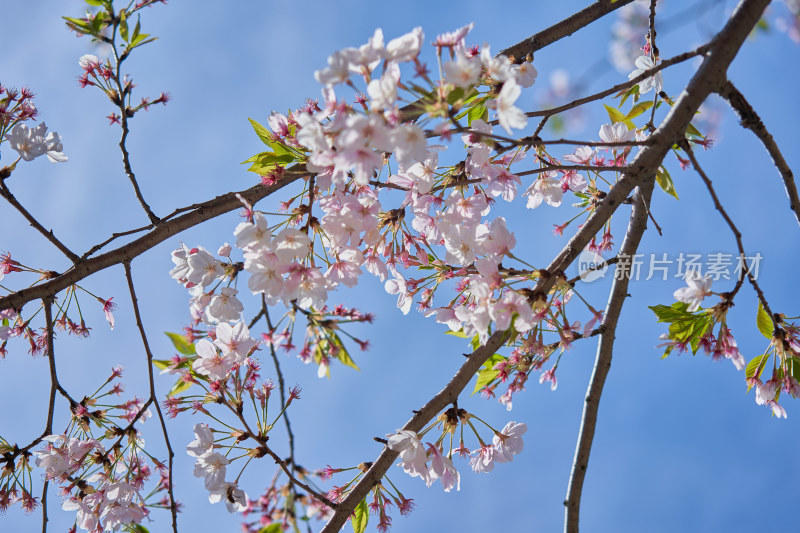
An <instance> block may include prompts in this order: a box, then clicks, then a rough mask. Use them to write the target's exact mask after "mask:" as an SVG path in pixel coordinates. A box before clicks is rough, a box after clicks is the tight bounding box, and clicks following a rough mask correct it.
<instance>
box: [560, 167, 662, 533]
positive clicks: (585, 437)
mask: <svg viewBox="0 0 800 533" xmlns="http://www.w3.org/2000/svg"><path fill="white" fill-rule="evenodd" d="M654 183H655V177H651V178H650V179H649V180H648V181H646V182H645V183H644V184H643V185H642V186H641V187H640V188H639V192H638V193H637V194H636V200H635V202H634V206H633V210H632V212H631V219H630V222H629V223H628V231H627V232H626V234H625V240H624V241H623V243H622V247H621V248H620V251H619V255H618V257H633V256H634V255H635V254H636V251H637V250H638V249H639V243H640V242H641V240H642V235H643V234H644V231H645V229H647V218H648V212H649V210H648V208H647V206H648V205H650V198H651V196H652V194H653V185H654ZM632 266H633V265H632V263H631V262H629V261H627V262H626V261H621V262H619V263H618V265H617V270H616V271H615V274H614V283H613V284H612V286H611V293H610V295H609V298H608V304H607V305H606V310H605V313H604V317H603V324H602V328H603V333H602V335H601V337H600V342H599V343H598V345H597V357H596V359H595V363H594V370H593V371H592V377H591V379H590V380H589V388H588V390H587V391H586V402H585V403H584V406H583V416H582V418H581V427H580V431H579V432H578V443H577V445H576V447H575V459H574V460H573V462H572V472H571V473H570V476H569V485H568V487H567V498H566V500H565V501H564V505H565V507H566V510H565V516H564V531H565V532H566V533H578V519H579V517H580V506H581V493H582V492H583V482H584V479H585V477H586V469H587V467H588V466H589V453H590V452H591V449H592V442H593V441H594V432H595V427H596V425H597V412H598V409H599V408H600V397H601V395H602V394H603V386H604V385H605V382H606V376H608V371H609V369H610V368H611V357H612V353H613V349H614V339H615V338H616V330H617V322H618V320H619V315H620V312H622V305H623V303H624V302H625V298H626V297H627V296H628V283H629V282H630V276H631V270H632Z"/></svg>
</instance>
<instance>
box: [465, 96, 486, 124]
mask: <svg viewBox="0 0 800 533" xmlns="http://www.w3.org/2000/svg"><path fill="white" fill-rule="evenodd" d="M478 119H480V120H483V121H486V120H488V119H489V110H488V109H486V106H485V105H484V104H483V102H481V103H480V104H477V105H474V106H472V107H470V108H469V111H468V112H467V122H468V123H469V125H470V126H472V122H473V121H475V120H478Z"/></svg>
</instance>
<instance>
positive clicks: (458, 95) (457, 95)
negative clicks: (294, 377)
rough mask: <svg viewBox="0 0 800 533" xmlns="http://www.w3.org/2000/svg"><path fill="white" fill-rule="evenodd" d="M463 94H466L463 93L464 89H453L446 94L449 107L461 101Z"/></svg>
mask: <svg viewBox="0 0 800 533" xmlns="http://www.w3.org/2000/svg"><path fill="white" fill-rule="evenodd" d="M465 94H466V92H465V91H464V89H463V88H462V87H456V88H455V89H453V90H452V91H450V92H449V93H448V94H447V103H448V104H450V105H453V104H455V103H456V102H458V101H459V100H461V99H462V98H464V95H465Z"/></svg>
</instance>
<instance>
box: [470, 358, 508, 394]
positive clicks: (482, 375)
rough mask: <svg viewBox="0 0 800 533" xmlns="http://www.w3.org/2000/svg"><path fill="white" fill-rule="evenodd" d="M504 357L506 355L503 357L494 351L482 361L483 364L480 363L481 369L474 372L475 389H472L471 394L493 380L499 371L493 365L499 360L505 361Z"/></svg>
mask: <svg viewBox="0 0 800 533" xmlns="http://www.w3.org/2000/svg"><path fill="white" fill-rule="evenodd" d="M506 359H507V358H506V357H503V356H502V355H500V354H499V353H496V354H494V355H493V356H491V357H490V358H489V359H487V360H486V361H484V362H483V365H481V369H480V370H478V372H476V375H477V376H478V379H477V381H476V382H475V389H474V390H473V391H472V394H475V393H476V392H478V391H479V390H481V389H482V388H483V387H485V386H486V385H489V384H490V383H491V382H492V381H494V380H495V378H496V377H497V375H498V374H499V373H500V371H498V370H495V369H494V365H496V364H497V363H499V362H500V361H505V360H506Z"/></svg>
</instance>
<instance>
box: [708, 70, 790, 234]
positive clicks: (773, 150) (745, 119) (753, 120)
mask: <svg viewBox="0 0 800 533" xmlns="http://www.w3.org/2000/svg"><path fill="white" fill-rule="evenodd" d="M719 95H720V96H722V97H723V98H724V99H725V100H727V101H728V103H729V104H730V106H731V107H732V108H733V110H734V111H736V114H737V115H739V120H740V122H739V123H740V124H741V125H742V127H744V128H747V129H748V130H750V131H752V132H753V133H754V134H755V135H756V137H758V139H759V140H760V141H761V143H762V144H763V145H764V148H766V149H767V152H768V153H769V155H770V157H771V158H772V161H773V163H775V167H776V168H777V169H778V172H780V173H781V177H782V178H783V186H784V188H785V189H786V196H788V197H789V208H790V209H791V210H792V211H794V216H795V218H797V223H798V224H800V196H798V194H797V185H796V184H795V182H794V176H793V175H792V169H791V168H789V165H788V163H786V159H784V157H783V154H782V153H781V151H780V149H779V148H778V145H777V143H776V142H775V139H773V137H772V135H771V134H770V132H769V130H767V127H766V126H765V125H764V122H762V120H761V117H759V116H758V113H756V110H755V109H753V106H752V105H750V102H748V101H747V99H746V98H745V97H744V95H743V94H742V93H740V92H739V90H738V89H737V88H736V87H735V86H734V85H733V83H731V82H730V81H726V82H725V84H724V85H723V86H722V88H721V89H720V90H719Z"/></svg>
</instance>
